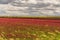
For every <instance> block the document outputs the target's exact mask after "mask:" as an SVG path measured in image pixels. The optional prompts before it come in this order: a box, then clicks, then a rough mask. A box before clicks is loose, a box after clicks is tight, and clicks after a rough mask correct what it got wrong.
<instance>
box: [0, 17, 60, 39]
mask: <svg viewBox="0 0 60 40" xmlns="http://www.w3.org/2000/svg"><path fill="white" fill-rule="evenodd" d="M0 40H60V20H50V19H49V20H47V19H45V20H44V19H19V18H17V19H16V18H0Z"/></svg>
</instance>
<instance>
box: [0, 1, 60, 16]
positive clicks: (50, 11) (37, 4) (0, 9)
mask: <svg viewBox="0 0 60 40" xmlns="http://www.w3.org/2000/svg"><path fill="white" fill-rule="evenodd" d="M0 16H60V1H59V0H27V1H26V0H0Z"/></svg>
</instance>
